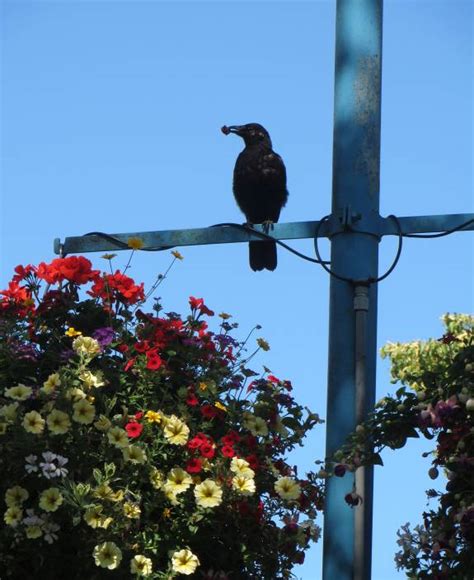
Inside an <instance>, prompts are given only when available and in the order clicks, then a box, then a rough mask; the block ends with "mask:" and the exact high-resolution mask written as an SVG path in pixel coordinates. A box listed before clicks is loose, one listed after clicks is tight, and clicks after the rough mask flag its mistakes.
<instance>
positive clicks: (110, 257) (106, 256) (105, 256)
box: [101, 254, 117, 260]
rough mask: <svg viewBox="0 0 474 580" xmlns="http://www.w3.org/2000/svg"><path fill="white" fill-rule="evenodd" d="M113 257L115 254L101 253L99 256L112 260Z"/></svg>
mask: <svg viewBox="0 0 474 580" xmlns="http://www.w3.org/2000/svg"><path fill="white" fill-rule="evenodd" d="M115 257H117V254H103V255H102V256H101V258H102V259H104V260H113V259H114V258H115Z"/></svg>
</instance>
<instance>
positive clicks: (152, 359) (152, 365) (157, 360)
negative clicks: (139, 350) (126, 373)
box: [146, 350, 163, 371]
mask: <svg viewBox="0 0 474 580" xmlns="http://www.w3.org/2000/svg"><path fill="white" fill-rule="evenodd" d="M146 359H147V361H146V368H147V369H149V370H151V371H156V370H157V369H159V368H160V367H161V365H162V364H163V360H162V358H161V357H160V355H159V354H158V353H157V352H156V350H149V351H147V353H146Z"/></svg>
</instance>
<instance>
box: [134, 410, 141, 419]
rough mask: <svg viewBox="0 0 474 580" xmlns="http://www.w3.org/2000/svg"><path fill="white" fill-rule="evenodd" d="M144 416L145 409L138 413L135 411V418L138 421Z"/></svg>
mask: <svg viewBox="0 0 474 580" xmlns="http://www.w3.org/2000/svg"><path fill="white" fill-rule="evenodd" d="M142 417H143V411H138V413H135V419H136V420H137V421H140V419H141V418H142Z"/></svg>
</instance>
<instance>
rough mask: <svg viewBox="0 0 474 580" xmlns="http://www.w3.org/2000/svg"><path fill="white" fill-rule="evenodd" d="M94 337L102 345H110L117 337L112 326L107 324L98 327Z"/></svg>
mask: <svg viewBox="0 0 474 580" xmlns="http://www.w3.org/2000/svg"><path fill="white" fill-rule="evenodd" d="M92 337H93V338H95V339H96V340H97V342H98V343H99V344H100V346H101V347H102V348H103V347H104V346H108V345H109V344H110V343H111V342H112V341H113V340H114V338H115V331H114V329H113V328H111V327H110V326H105V327H104V328H98V329H97V330H96V331H95V332H94V334H93V335H92Z"/></svg>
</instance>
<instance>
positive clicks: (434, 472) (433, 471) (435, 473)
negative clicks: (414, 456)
mask: <svg viewBox="0 0 474 580" xmlns="http://www.w3.org/2000/svg"><path fill="white" fill-rule="evenodd" d="M428 475H429V476H430V477H431V479H436V478H437V477H438V475H439V471H438V469H437V468H436V467H432V468H431V469H430V470H429V471H428Z"/></svg>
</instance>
